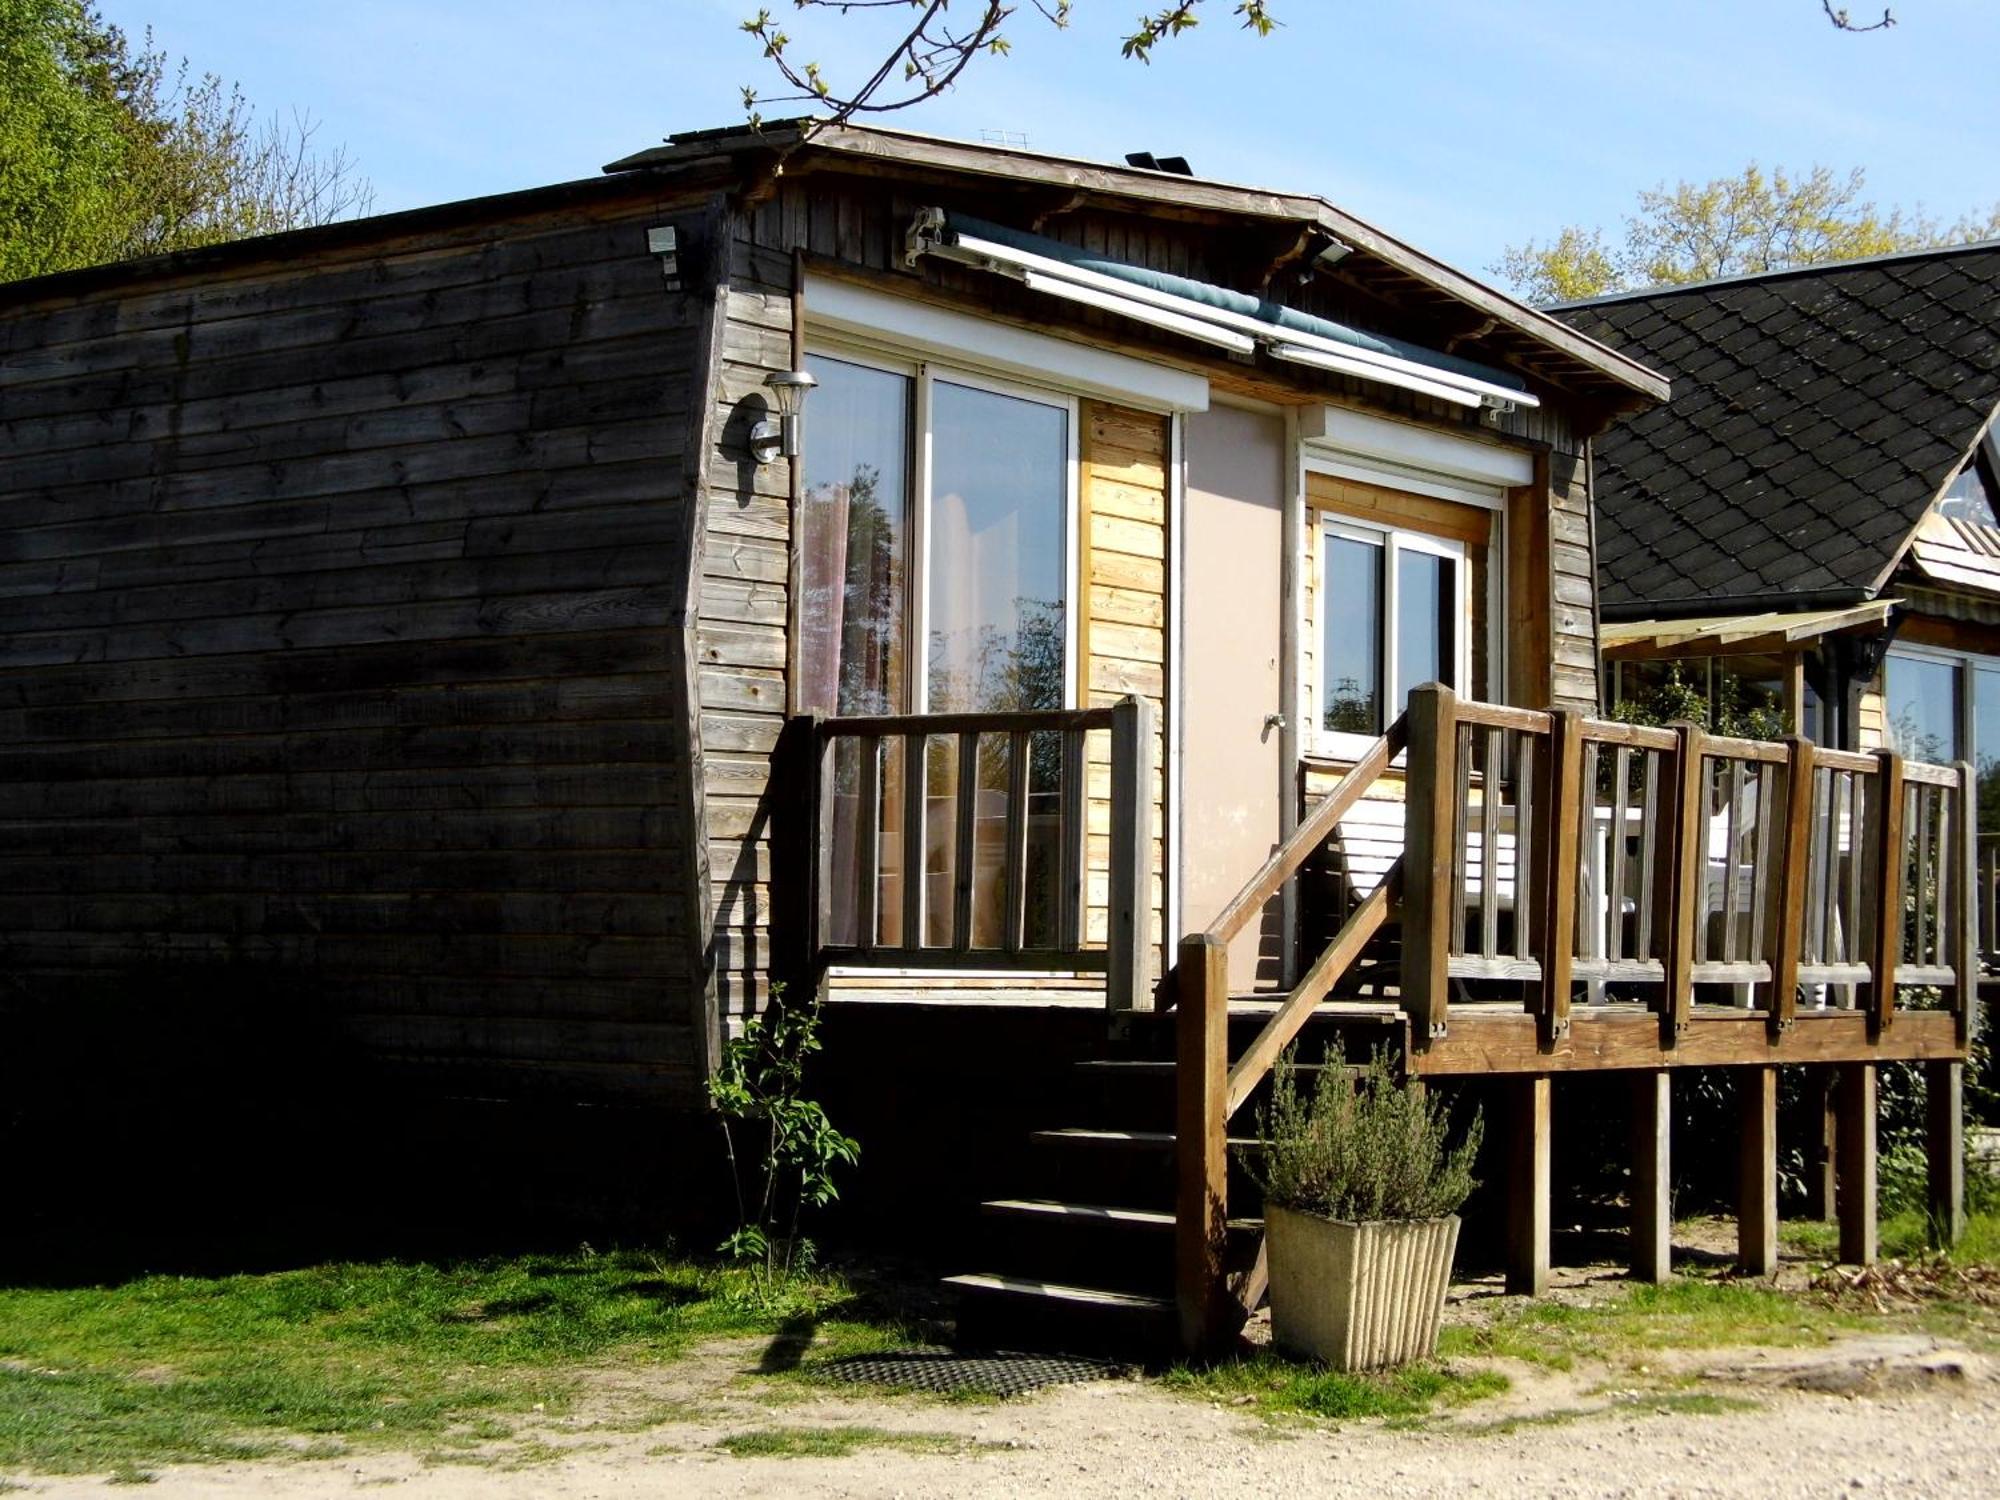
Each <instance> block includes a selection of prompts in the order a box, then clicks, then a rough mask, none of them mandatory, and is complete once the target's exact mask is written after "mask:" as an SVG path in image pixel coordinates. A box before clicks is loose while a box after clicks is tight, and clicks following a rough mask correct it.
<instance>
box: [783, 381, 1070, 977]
mask: <svg viewBox="0 0 2000 1500" xmlns="http://www.w3.org/2000/svg"><path fill="white" fill-rule="evenodd" d="M807 365H808V367H809V368H810V369H811V371H812V373H813V375H814V376H815V377H816V378H817V379H818V381H819V388H818V389H817V390H816V391H815V392H814V395H813V404H812V415H811V417H810V419H809V422H810V431H811V436H810V438H809V440H808V441H807V443H806V448H805V474H804V490H803V503H802V507H801V515H800V524H801V554H802V556H801V562H800V570H801V576H802V588H801V601H800V632H801V641H800V648H801V699H802V702H803V704H804V706H805V707H806V708H808V709H817V710H819V711H821V712H825V713H831V714H835V715H839V716H847V717H853V716H857V715H867V714H897V713H922V712H931V713H950V712H970V713H977V712H983V711H1011V710H1021V709H1052V708H1063V707H1066V706H1067V705H1068V704H1069V702H1070V701H1071V687H1070V684H1071V680H1072V676H1073V674H1072V672H1071V669H1070V662H1071V656H1072V649H1071V645H1070V637H1071V626H1070V618H1069V616H1070V608H1069V599H1070V592H1071V587H1072V585H1071V577H1072V574H1073V571H1074V561H1073V553H1074V543H1073V536H1072V522H1071V518H1072V517H1073V516H1074V514H1075V512H1076V506H1075V503H1074V496H1075V484H1076V467H1077V465H1076V417H1077V412H1076V404H1075V402H1074V401H1073V400H1072V399H1070V398H1069V397H1066V396H1061V395H1055V394H1051V393H1048V392H1045V391H1041V390H1038V389H1035V388H1032V387H1027V386H1020V385H1014V384H1011V383H1002V382H998V381H993V380H989V379H986V378H985V377H983V376H975V375H972V374H970V373H968V372H964V371H961V370H957V369H953V368H950V367H946V366H938V365H931V364H928V363H924V362H915V361H911V362H903V361H896V360H893V359H884V358H878V357H876V356H874V355H868V354H863V353H860V352H858V351H856V352H849V351H847V350H844V349H843V350H842V351H841V352H839V353H831V352H825V351H822V352H817V353H813V354H810V355H808V357H807ZM918 643H921V644H920V645H919V644H918ZM911 743H913V744H917V745H921V746H922V753H921V757H920V758H919V757H916V756H912V757H911V758H912V759H913V760H915V761H916V763H915V764H912V765H906V764H904V753H903V749H902V742H901V741H887V742H885V743H884V744H883V746H882V747H881V748H880V749H879V750H878V751H877V753H878V754H879V755H880V756H881V759H880V761H879V763H878V764H877V766H876V767H875V771H874V780H875V784H876V786H877V787H878V789H879V800H878V802H876V803H875V804H871V805H874V806H876V808H877V814H876V815H877V817H878V818H879V820H880V821H879V822H878V823H877V824H876V826H875V827H874V828H873V829H872V830H870V829H864V828H863V827H861V821H862V816H863V810H862V803H861V787H862V785H863V783H864V780H865V779H866V778H864V775H863V767H862V764H861V762H860V759H859V756H860V754H861V753H862V752H861V749H860V744H859V742H857V741H854V740H842V741H840V747H841V748H840V752H839V758H838V760H837V761H836V764H835V766H834V768H833V774H834V796H833V806H832V809H831V816H832V819H833V848H832V852H831V858H832V860H833V867H834V870H835V871H836V877H837V878H836V879H835V880H834V882H833V885H832V889H831V891H830V892H829V895H830V899H831V902H832V912H831V923H830V928H829V933H828V936H829V940H830V941H831V942H833V943H834V944H836V945H858V944H861V943H862V942H863V939H864V937H865V938H866V940H867V941H868V942H874V943H882V944H888V945H902V944H903V943H904V942H905V933H904V916H905V903H904V893H905V891H906V888H907V887H906V879H905V877H906V875H907V876H908V878H909V879H910V880H914V881H918V882H920V883H921V886H922V892H921V897H920V900H919V910H920V911H921V913H922V915H921V917H920V918H919V925H920V931H919V932H918V933H917V934H914V935H912V936H913V937H914V938H915V941H916V943H917V944H918V945H920V946H930V947H938V946H943V945H945V944H948V943H949V942H950V941H951V936H952V933H951V923H952V916H953V892H952V882H953V880H954V878H955V872H956V869H957V863H958V858H957V848H956V840H957V838H958V826H957V819H956V818H955V817H954V816H953V810H954V809H955V808H956V806H957V805H958V789H959V786H960V783H961V780H962V778H965V777H971V778H973V779H974V781H975V784H976V792H975V795H974V798H973V807H974V818H973V828H972V841H973V851H972V861H971V864H972V872H973V889H972V932H971V944H972V946H973V947H975V948H990V947H997V946H999V944H1000V940H1001V921H1000V913H1001V905H1002V897H1003V896H1004V894H1005V893H1004V891H1003V890H1002V889H1001V884H1000V877H1001V871H1002V868H1003V863H1004V861H1003V859H1002V857H1001V856H1002V853H1003V851H1004V846H1005V833H1006V817H1007V783H1008V778H1009V776H1010V774H1011V770H1012V768H1011V766H1010V765H1009V761H1008V756H1009V751H1008V745H1007V741H1006V740H1005V738H1004V737H1000V736H988V737H986V738H985V739H983V740H982V741H981V742H980V751H979V755H978V757H977V759H976V761H973V763H970V764H961V762H960V759H959V755H958V741H957V739H956V737H955V736H949V735H942V736H936V737H933V738H931V739H929V740H928V741H913V742H911ZM1029 756H1030V760H1029V771H1028V805H1027V826H1026V828H1025V830H1024V838H1025V840H1026V845H1027V848H1026V857H1025V889H1024V902H1025V908H1026V910H1025V923H1026V940H1027V942H1028V945H1029V946H1031V947H1032V946H1036V945H1038V944H1039V945H1044V946H1051V945H1053V943H1054V941H1055V924H1056V916H1057V905H1056V901H1057V881H1058V876H1059V873H1060V863H1061V861H1060V854H1061V850H1060V848H1059V847H1058V837H1057V830H1058V826H1059V822H1060V816H1059V808H1058V806H1057V802H1058V770H1059V768H1058V757H1059V746H1058V745H1057V743H1056V737H1055V736H1053V735H1044V734H1039V733H1038V734H1035V735H1033V736H1031V737H1030V745H1029ZM969 759H970V758H969ZM907 777H914V778H917V779H918V780H919V781H920V782H921V784H922V788H923V796H924V799H925V802H926V804H927V807H926V815H925V821H924V828H925V840H924V848H923V850H922V864H921V866H920V867H915V868H911V869H909V870H907V871H906V869H905V867H904V850H903V840H902V828H903V809H904V805H905V792H904V788H905V786H906V784H907V783H906V779H905V778H907ZM864 843H869V844H872V845H873V846H874V847H879V851H880V852H879V855H878V856H876V858H877V861H878V862H877V863H876V865H875V869H876V880H877V888H876V902H875V906H876V913H877V915H876V921H875V931H874V932H873V933H869V934H865V935H864V934H863V933H862V932H861V931H860V922H859V908H858V905H857V902H856V878H848V879H841V878H838V874H839V872H847V873H848V874H849V875H850V877H858V876H859V872H860V869H861V868H862V866H861V863H860V861H861V857H862V854H861V851H862V848H863V847H864Z"/></svg>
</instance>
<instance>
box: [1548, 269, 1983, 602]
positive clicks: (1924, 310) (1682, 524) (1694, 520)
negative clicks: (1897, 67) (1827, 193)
mask: <svg viewBox="0 0 2000 1500" xmlns="http://www.w3.org/2000/svg"><path fill="white" fill-rule="evenodd" d="M1550 311H1552V312H1554V313H1555V314H1556V316H1558V317H1560V318H1562V319H1564V320H1565V321H1566V322H1568V323H1569V324H1571V325H1572V326H1573V327H1575V328H1576V329H1577V330H1578V331H1579V332H1581V333H1585V334H1588V335H1589V336H1590V337H1592V338H1594V339H1597V340H1600V341H1601V342H1603V343H1605V344H1608V345H1610V346H1611V347H1612V348H1614V349H1619V350H1622V351H1623V352H1624V353H1626V354H1628V355H1631V356H1633V357H1634V358H1637V359H1639V360H1642V361H1643V362H1644V363H1646V364H1647V365H1650V366H1651V367H1652V368H1653V369H1655V370H1658V371H1660V372H1661V373H1663V374H1665V375H1667V376H1668V377H1669V378H1670V379H1671V380H1672V381H1673V388H1674V394H1673V399H1672V400H1671V401H1670V402H1669V403H1668V404H1667V405H1665V406H1661V407H1656V408H1654V409H1652V410H1651V411H1646V412H1642V413H1640V414H1638V415H1637V416H1633V417H1628V418H1626V419H1625V420H1624V421H1623V422H1622V423H1620V424H1618V425H1617V426H1615V427H1613V428H1612V429H1611V431H1609V432H1608V433H1606V434H1605V435H1604V436H1602V437H1601V438H1599V439H1598V440H1597V444H1596V454H1597V517H1598V581H1599V598H1600V601H1601V603H1602V605H1603V607H1604V610H1605V612H1606V614H1607V615H1610V616H1613V617H1624V618H1631V617H1634V616H1640V615H1666V614H1674V613H1682V612H1686V611H1689V610H1695V609H1699V610H1703V611H1706V612H1708V613H1711V614H1712V613H1715V612H1716V611H1717V610H1718V609H1734V608H1737V607H1739V606H1748V605H1753V604H1754V605H1756V606H1758V607H1760V608H1765V609H1779V608H1785V607H1787V606H1790V607H1795V608H1805V607H1808V606H1811V605H1819V604H1832V603H1838V602H1844V601H1846V600H1849V599H1853V600H1859V599H1863V598H1866V597H1868V596H1869V595H1870V594H1871V593H1873V592H1874V591H1875V590H1876V589H1877V588H1878V587H1879V586H1880V585H1881V583H1882V582H1883V581H1884V579H1885V576H1886V574H1887V573H1888V571H1889V570H1890V568H1891V566H1892V565H1893V564H1894V562H1895V560H1896V558H1897V556H1898V554H1899V552H1900V550H1901V548H1902V546H1903V544H1904V542H1905V540H1906V539H1907V538H1908V537H1909V535H1910V533H1911V532H1912V530H1914V529H1915V527H1916V525H1917V523H1918V522H1919V521H1921V520H1922V519H1923V516H1924V514H1925V511H1926V509H1927V508H1928V507H1929V505H1930V503H1931V501H1932V500H1933V499H1935V498H1936V496H1937V494H1938V492H1939V491H1940V490H1941V489H1942V488H1943V487H1944V485H1945V484H1946V482H1947V481H1948V480H1950V479H1951V478H1952V476H1953V475H1954V474H1955V473H1956V472H1957V469H1958V467H1959V465H1960V464H1961V463H1962V461H1963V460H1964V459H1965V457H1966V455H1967V453H1968V452H1969V451H1970V450H1971V448H1972V446H1973V445H1974V444H1975V443H1976V442H1977V441H1978V437H1979V434H1980V432H1981V430H1982V429H1983V428H1984V426H1985V425H1986V422H1987V420H1988V418H1989V417H1990V416H1991V415H1992V413H1993V410H1994V407H1995V405H1996V404H2000V241H1989V242H1987V243H1984V244H1979V245H1968V246H1961V247H1958V248H1955V249H1950V250H1932V251H1923V252H1917V253H1912V254H1905V255H1889V256H1880V257H1876V258H1874V259H1870V260H1861V261H1848V262H1845V263H1841V264H1835V265H1829V266H1820V267H1815V268H1810V269H1803V270H1796V271H1780V272H1774V273H1772V274H1770V275H1764V276H1750V277H1735V278H1731V279H1728V280H1723V281H1711V282H1704V283H1700V284H1698V285H1694V286H1686V287H1674V288H1668V289H1664V290H1658V291H1652V292H1644V293H1637V294H1632V295H1627V296H1616V297H1604V298H1599V299H1596V300H1594V301H1589V302H1580V303H1570V304H1565V305H1562V306H1559V307H1555V308H1551V309H1550Z"/></svg>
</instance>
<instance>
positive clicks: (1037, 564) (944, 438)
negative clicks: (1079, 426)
mask: <svg viewBox="0 0 2000 1500" xmlns="http://www.w3.org/2000/svg"><path fill="white" fill-rule="evenodd" d="M931 433H932V437H931V444H932V465H933V471H932V480H931V506H930V514H929V519H928V525H929V531H930V542H929V552H930V575H929V590H930V592H929V600H930V605H929V608H930V683H929V703H928V707H929V708H930V710H931V711H932V712H934V713H943V712H948V711H954V710H956V711H973V710H983V709H993V710H1013V709H1031V708H1061V707H1062V706H1063V696H1064V695H1063V686H1064V646H1063V637H1064V605H1065V595H1066V593H1067V589H1066V586H1065V576H1064V575H1065V572H1066V569H1065V566H1064V558H1065V553H1066V537H1067V533H1066V531H1065V527H1064V509H1065V506H1066V504H1067V502H1068V495H1069V486H1068V464H1069V413H1068V412H1067V411H1066V410H1065V409H1064V408H1062V407H1060V406H1051V405H1048V404H1046V403H1044V402H1040V401H1028V400H1024V399H1022V398H1020V397H1018V396H1005V395H999V394H996V393H995V392H992V391H983V390H976V389H974V388H973V387H971V386H964V385H954V384H952V383H951V382H950V381H946V380H938V381H936V382H935V383H934V384H933V386H932V392H931Z"/></svg>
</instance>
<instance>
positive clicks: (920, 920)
mask: <svg viewBox="0 0 2000 1500" xmlns="http://www.w3.org/2000/svg"><path fill="white" fill-rule="evenodd" d="M902 738H903V942H902V946H903V947H904V948H906V949H909V950H911V951H914V950H916V949H918V948H922V947H924V946H925V942H924V939H925V937H926V936H927V934H926V933H925V932H924V907H925V905H926V903H925V901H924V886H925V885H926V884H927V883H928V882H929V880H930V871H929V869H928V868H927V867H926V866H927V860H928V853H927V851H928V847H929V841H928V840H927V839H926V838H925V837H924V815H925V808H926V799H927V797H928V795H929V793H930V764H929V762H930V754H929V748H930V739H929V737H928V736H926V735H922V734H905V735H904V736H903V737H902Z"/></svg>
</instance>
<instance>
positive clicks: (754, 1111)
mask: <svg viewBox="0 0 2000 1500" xmlns="http://www.w3.org/2000/svg"><path fill="white" fill-rule="evenodd" d="M819 1049H820V1039H819V1002H818V1001H817V1000H814V1001H813V1003H812V1004H810V1005H800V1006H791V1005H787V1004H786V1003H785V998H784V994H783V991H782V987H781V986H778V985H773V986H772V987H771V1008H770V1011H769V1012H768V1013H767V1014H766V1015H762V1016H756V1017H753V1018H751V1020H749V1021H748V1022H746V1023H745V1025H744V1027H743V1032H742V1035H740V1036H738V1037H735V1038H733V1039H732V1040H731V1041H730V1042H729V1043H728V1044H727V1045H726V1046H725V1047H724V1048H723V1051H722V1061H721V1066H719V1067H718V1068H717V1069H716V1073H715V1077H714V1078H712V1079H710V1080H709V1085H708V1096H709V1099H710V1101H711V1102H712V1103H713V1104H714V1105H715V1108H716V1113H717V1114H719V1115H720V1116H721V1117H722V1140H723V1146H724V1149H725V1150H726V1151H727V1152H728V1155H729V1176H730V1181H731V1182H732V1184H733V1185H734V1186H735V1189H736V1229H735V1231H734V1232H733V1233H731V1234H730V1236H729V1237H728V1238H727V1239H726V1240H724V1241H723V1242H722V1246H721V1248H722V1252H723V1253H724V1254H725V1255H728V1256H730V1257H731V1258H732V1259H735V1260H739V1261H743V1262H746V1263H748V1264H749V1265H751V1266H752V1268H753V1271H754V1276H755V1285H756V1291H757V1293H758V1296H759V1297H760V1298H761V1299H762V1300H764V1301H766V1302H767V1303H768V1302H769V1301H770V1300H771V1299H772V1298H774V1297H775V1296H777V1295H778V1292H779V1290H780V1286H781V1283H783V1282H784V1281H786V1280H787V1279H788V1278H789V1277H790V1276H791V1275H792V1273H793V1272H795V1271H807V1270H810V1269H811V1268H812V1264H813V1260H814V1251H813V1244H812V1241H811V1240H809V1239H806V1238H805V1237H804V1236H803V1235H801V1234H800V1232H799V1229H800V1220H801V1218H802V1217H803V1215H804V1213H805V1210H806V1209H808V1208H823V1207H825V1206H826V1205H827V1204H828V1203H831V1202H832V1201H833V1200H834V1199H835V1198H837V1197H839V1196H840V1189H839V1185H838V1184H837V1183H835V1181H834V1177H833V1171H834V1168H835V1167H837V1166H841V1165H847V1166H852V1165H853V1164H854V1163H855V1162H856V1161H858V1160H859V1159H860V1155H861V1147H860V1145H859V1144H858V1143H857V1142H856V1141H855V1140H854V1139H853V1138H852V1137H851V1136H845V1135H842V1134H841V1133H840V1132H839V1131H837V1130H835V1129H834V1128H833V1122H832V1121H831V1120H829V1119H828V1118H827V1115H826V1110H825V1109H824V1108H822V1107H821V1106H820V1104H819V1103H818V1101H817V1100H813V1099H808V1098H807V1097H806V1096H805V1072H806V1059H807V1058H809V1057H810V1056H812V1054H813V1053H815V1052H817V1051H819Z"/></svg>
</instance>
